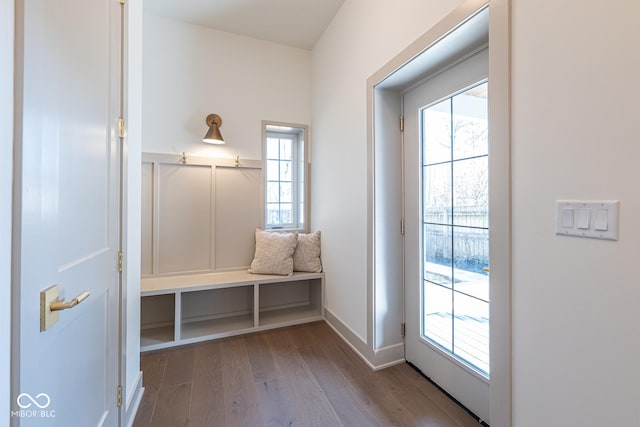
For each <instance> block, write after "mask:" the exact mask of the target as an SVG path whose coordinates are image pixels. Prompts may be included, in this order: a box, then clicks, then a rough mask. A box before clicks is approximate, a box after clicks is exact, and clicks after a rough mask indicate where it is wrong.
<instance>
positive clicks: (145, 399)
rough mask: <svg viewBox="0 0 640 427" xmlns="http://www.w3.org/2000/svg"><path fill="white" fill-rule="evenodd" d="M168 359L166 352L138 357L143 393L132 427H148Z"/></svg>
mask: <svg viewBox="0 0 640 427" xmlns="http://www.w3.org/2000/svg"><path fill="white" fill-rule="evenodd" d="M168 359H169V357H168V354H167V353H152V354H146V355H144V356H142V357H141V358H140V370H141V371H142V372H143V374H142V385H143V386H144V394H143V395H142V402H140V406H139V407H138V413H137V414H136V418H135V420H134V424H133V427H149V426H151V419H152V418H153V411H154V410H155V408H156V402H157V400H158V392H159V390H160V384H161V383H162V377H163V376H164V370H165V368H166V366H167V360H168Z"/></svg>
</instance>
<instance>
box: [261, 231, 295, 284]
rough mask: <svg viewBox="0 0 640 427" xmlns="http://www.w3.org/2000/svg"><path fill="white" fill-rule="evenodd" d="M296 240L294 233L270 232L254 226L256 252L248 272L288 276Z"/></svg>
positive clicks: (291, 268) (291, 270)
mask: <svg viewBox="0 0 640 427" xmlns="http://www.w3.org/2000/svg"><path fill="white" fill-rule="evenodd" d="M297 242H298V236H297V234H296V233H271V232H269V231H264V230H260V229H259V228H256V252H255V255H254V257H253V261H252V262H251V268H250V269H249V272H250V273H256V274H279V275H282V276H290V275H291V274H293V251H294V250H295V249H296V244H297Z"/></svg>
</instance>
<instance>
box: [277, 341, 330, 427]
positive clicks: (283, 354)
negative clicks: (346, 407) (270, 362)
mask: <svg viewBox="0 0 640 427" xmlns="http://www.w3.org/2000/svg"><path fill="white" fill-rule="evenodd" d="M282 336H285V334H282ZM270 342H271V341H270ZM274 352H275V357H276V360H277V362H278V365H280V368H281V369H282V372H283V373H284V379H285V381H286V382H287V384H289V386H290V387H291V388H292V389H293V390H294V393H295V398H296V399H295V404H296V406H297V407H300V406H301V407H302V408H303V409H304V415H305V416H304V421H305V422H304V423H303V424H302V425H304V426H309V427H339V426H342V423H341V422H340V419H339V418H338V415H337V414H336V413H335V411H334V410H333V407H332V406H331V404H330V403H329V400H328V399H327V396H326V395H325V394H324V392H323V391H322V389H321V388H320V385H319V384H318V383H317V381H316V380H315V378H314V377H313V375H312V374H311V372H310V371H309V369H308V368H307V366H306V365H305V364H304V362H303V361H302V357H301V356H300V354H299V353H298V352H297V351H296V350H295V349H294V347H293V346H288V347H280V348H279V350H274Z"/></svg>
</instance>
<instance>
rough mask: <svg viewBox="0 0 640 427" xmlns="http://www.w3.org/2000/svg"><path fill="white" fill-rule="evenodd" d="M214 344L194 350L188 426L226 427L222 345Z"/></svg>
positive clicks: (197, 347)
mask: <svg viewBox="0 0 640 427" xmlns="http://www.w3.org/2000/svg"><path fill="white" fill-rule="evenodd" d="M223 345H225V342H224V341H214V342H208V343H205V344H201V345H198V346H196V347H195V354H194V362H193V371H194V376H193V384H192V388H191V405H190V409H189V426H192V427H207V426H214V425H219V426H223V425H226V421H225V408H224V387H223V384H222V381H221V378H222V370H223V368H222V346H223Z"/></svg>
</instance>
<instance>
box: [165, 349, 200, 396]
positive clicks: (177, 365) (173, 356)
mask: <svg viewBox="0 0 640 427" xmlns="http://www.w3.org/2000/svg"><path fill="white" fill-rule="evenodd" d="M193 356H194V348H193V347H185V348H179V349H176V350H172V351H170V352H169V353H168V360H167V367H166V369H165V371H164V377H163V378H162V388H164V387H170V386H172V385H176V384H184V383H190V382H191V380H192V379H193Z"/></svg>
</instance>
